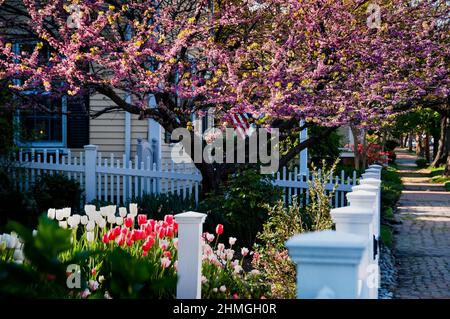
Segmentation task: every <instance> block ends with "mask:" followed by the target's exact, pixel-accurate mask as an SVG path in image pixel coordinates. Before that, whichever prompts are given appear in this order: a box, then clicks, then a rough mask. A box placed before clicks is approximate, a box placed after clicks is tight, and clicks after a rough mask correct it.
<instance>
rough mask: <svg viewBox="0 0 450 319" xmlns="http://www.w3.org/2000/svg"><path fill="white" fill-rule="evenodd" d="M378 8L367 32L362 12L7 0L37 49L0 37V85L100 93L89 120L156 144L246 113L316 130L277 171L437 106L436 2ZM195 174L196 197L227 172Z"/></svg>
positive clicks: (361, 7)
mask: <svg viewBox="0 0 450 319" xmlns="http://www.w3.org/2000/svg"><path fill="white" fill-rule="evenodd" d="M380 2H381V11H380V12H382V14H383V15H382V16H381V20H380V21H381V23H378V22H380V21H378V20H377V23H376V24H375V27H374V24H373V23H369V20H368V18H369V17H368V13H367V12H366V10H367V8H368V6H369V4H370V2H369V1H361V0H359V1H356V0H355V1H327V0H319V1H315V0H314V1H313V0H306V1H297V0H268V1H263V2H262V1H260V2H255V1H246V0H242V1H208V0H196V1H191V0H167V1H163V0H161V1H137V0H136V1H135V0H131V1H126V2H125V1H117V0H109V1H62V0H55V1H50V2H47V1H31V0H23V6H18V5H17V4H14V3H16V2H13V1H5V2H4V3H3V4H2V5H1V6H0V9H1V10H2V11H3V12H6V13H7V14H5V15H3V16H4V17H3V19H8V17H11V16H14V17H16V16H20V19H21V20H23V21H25V22H26V23H25V24H22V25H21V27H20V28H21V32H22V33H23V34H25V36H27V37H29V36H32V37H33V38H35V39H36V40H37V44H36V46H35V47H34V50H33V51H32V52H30V53H25V52H24V53H21V52H14V50H13V49H12V44H11V43H12V41H13V39H11V37H9V38H8V37H3V38H2V39H1V40H0V41H1V42H0V51H1V52H0V55H1V57H2V58H1V59H0V77H1V78H4V79H9V80H10V81H11V82H10V87H11V89H13V90H14V91H15V92H16V93H17V94H18V95H20V94H21V92H23V91H25V90H27V89H29V88H31V87H32V88H34V89H36V88H38V89H39V90H40V91H41V92H42V93H44V92H46V93H47V94H51V95H53V96H61V95H69V96H70V95H76V94H79V93H90V94H93V93H100V94H103V95H105V96H106V97H108V98H109V99H110V101H111V104H110V106H108V107H105V108H104V109H103V110H101V111H98V112H96V113H93V114H91V116H93V117H97V116H100V115H102V114H104V113H106V112H112V111H115V110H125V111H128V112H130V113H133V114H139V115H140V117H141V118H152V119H154V120H155V121H157V122H158V123H159V124H161V125H162V127H163V128H164V129H165V130H166V131H168V132H172V131H173V130H174V129H176V128H179V127H190V120H191V114H193V113H197V114H200V115H201V114H202V112H204V110H205V109H206V108H208V107H214V111H215V117H216V119H217V120H219V122H220V123H221V124H222V125H223V126H226V125H227V119H228V118H229V115H230V114H233V113H235V112H247V113H251V114H253V116H254V117H255V118H258V119H259V123H261V124H262V125H270V126H272V127H278V128H279V129H280V131H281V132H282V133H283V132H287V133H291V134H292V132H298V131H299V130H300V129H304V128H306V127H308V126H310V125H322V126H326V127H328V129H325V130H323V132H322V133H321V134H320V135H318V136H312V137H310V138H309V139H308V140H306V141H304V142H302V143H299V144H298V145H296V146H295V147H292V148H290V149H289V150H288V151H287V152H286V154H285V155H284V156H283V157H282V158H281V165H285V164H287V162H288V161H289V160H291V159H292V158H293V157H294V156H295V155H296V154H298V152H299V151H300V150H301V149H304V148H305V147H308V146H310V145H312V144H313V143H314V142H315V141H316V140H317V139H318V138H321V137H323V136H325V135H326V134H328V133H329V132H330V131H331V130H333V129H334V128H336V127H338V126H340V125H343V124H348V123H352V125H357V126H362V127H376V126H377V125H379V124H380V123H381V122H382V121H385V120H388V119H389V116H390V115H391V114H393V113H394V112H395V108H394V107H396V106H398V105H403V106H404V108H406V109H407V108H410V107H411V105H413V104H414V103H415V102H416V101H418V100H421V99H423V98H424V97H426V96H433V100H436V99H437V100H439V101H441V100H442V99H444V100H445V99H448V76H447V75H448V74H447V72H448V71H447V69H448V68H446V67H445V66H446V64H445V61H447V62H448V46H447V47H445V46H444V45H443V44H444V43H445V41H447V39H448V35H444V34H445V32H442V31H441V29H442V24H444V25H446V22H445V23H444V22H441V24H439V23H436V21H441V20H439V19H441V18H442V17H443V16H444V17H445V10H444V9H445V1H444V2H443V3H444V4H441V3H440V2H439V1H438V2H435V1H433V2H431V1H422V2H420V3H419V4H417V5H415V6H411V5H409V3H408V2H406V1H405V2H400V3H397V2H393V1H380ZM442 21H443V20H442ZM406 39H407V40H406ZM446 43H448V41H447V42H446ZM45 47H48V48H49V51H50V57H49V59H48V61H43V60H42V57H41V56H42V54H40V53H41V52H42V50H44V48H45ZM445 58H447V60H445ZM17 78H21V79H23V81H21V82H20V83H18V82H17V81H13V80H14V79H17ZM153 97H154V99H155V101H156V107H152V106H151V105H150V103H149V101H150V99H151V98H153ZM299 120H305V123H306V124H305V125H304V126H303V127H299ZM285 135H286V136H287V135H288V134H285ZM282 138H283V135H282ZM196 165H197V167H198V168H199V169H200V171H201V172H202V174H203V176H204V177H205V178H204V181H206V182H207V183H209V185H207V186H208V187H207V188H211V187H214V186H215V185H217V180H220V178H221V176H220V175H221V174H226V173H228V172H229V170H226V169H223V167H221V166H220V165H225V164H220V165H216V164H208V163H204V162H202V163H196ZM214 167H215V168H216V169H214ZM204 186H205V185H204Z"/></svg>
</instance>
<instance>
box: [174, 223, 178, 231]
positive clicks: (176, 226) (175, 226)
mask: <svg viewBox="0 0 450 319" xmlns="http://www.w3.org/2000/svg"><path fill="white" fill-rule="evenodd" d="M173 232H174V233H176V232H178V223H177V222H174V223H173Z"/></svg>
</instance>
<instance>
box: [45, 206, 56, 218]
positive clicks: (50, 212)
mask: <svg viewBox="0 0 450 319" xmlns="http://www.w3.org/2000/svg"><path fill="white" fill-rule="evenodd" d="M47 217H48V218H49V219H55V217H56V209H54V208H49V209H48V211H47Z"/></svg>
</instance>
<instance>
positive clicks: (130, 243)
mask: <svg viewBox="0 0 450 319" xmlns="http://www.w3.org/2000/svg"><path fill="white" fill-rule="evenodd" d="M131 245H133V241H132V240H131V238H129V239H127V246H128V247H130V246H131Z"/></svg>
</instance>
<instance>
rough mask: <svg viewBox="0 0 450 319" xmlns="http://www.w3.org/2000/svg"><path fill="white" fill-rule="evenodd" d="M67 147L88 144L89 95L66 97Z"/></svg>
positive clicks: (81, 146) (79, 146)
mask: <svg viewBox="0 0 450 319" xmlns="http://www.w3.org/2000/svg"><path fill="white" fill-rule="evenodd" d="M67 112H68V114H67V147H68V148H83V146H84V145H88V144H89V95H75V96H68V97H67Z"/></svg>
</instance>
